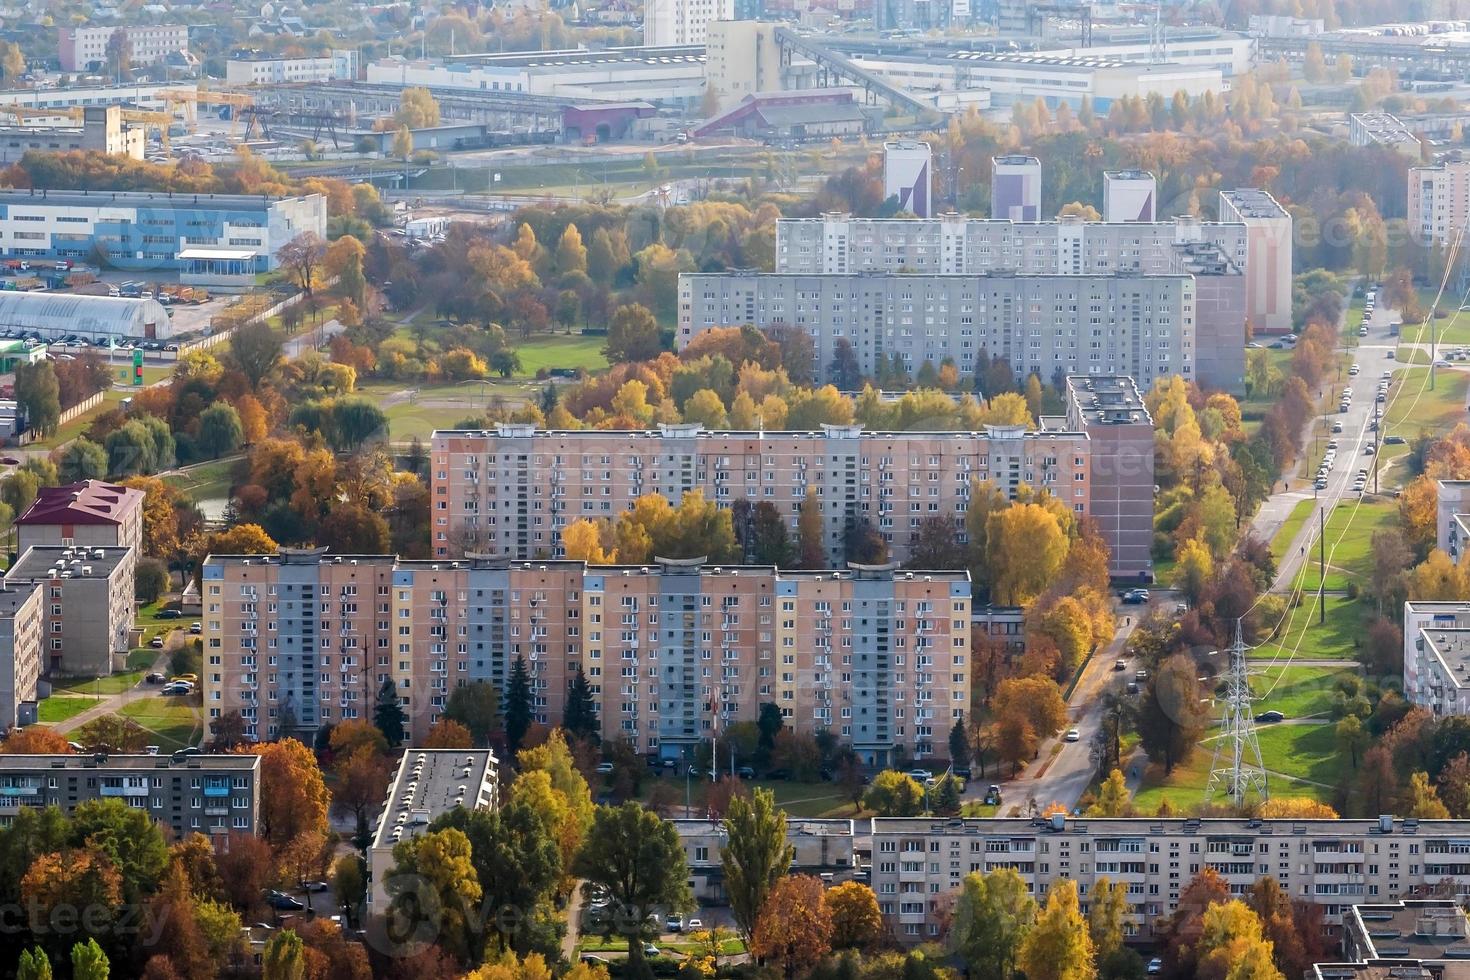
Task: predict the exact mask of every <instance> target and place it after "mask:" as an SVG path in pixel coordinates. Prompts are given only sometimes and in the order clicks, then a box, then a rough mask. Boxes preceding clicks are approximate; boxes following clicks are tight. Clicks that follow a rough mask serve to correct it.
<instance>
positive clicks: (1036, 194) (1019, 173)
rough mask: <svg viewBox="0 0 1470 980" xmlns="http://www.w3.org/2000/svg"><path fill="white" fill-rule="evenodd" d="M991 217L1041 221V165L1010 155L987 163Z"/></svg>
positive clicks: (994, 158) (1024, 157) (1034, 161)
mask: <svg viewBox="0 0 1470 980" xmlns="http://www.w3.org/2000/svg"><path fill="white" fill-rule="evenodd" d="M990 216H991V217H992V218H999V219H1002V220H1005V221H1040V220H1041V161H1040V160H1038V159H1036V158H1035V157H1028V156H1024V155H1022V154H1019V153H1012V154H1008V155H1006V156H999V157H992V158H991V160H990Z"/></svg>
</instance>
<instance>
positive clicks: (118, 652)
mask: <svg viewBox="0 0 1470 980" xmlns="http://www.w3.org/2000/svg"><path fill="white" fill-rule="evenodd" d="M136 567H137V552H136V551H134V550H133V549H132V548H103V547H96V548H85V547H75V548H72V547H64V546H62V545H41V546H39V547H34V548H30V549H28V550H27V551H26V552H25V553H24V554H22V555H21V556H20V558H19V559H17V560H16V562H15V564H14V565H12V566H11V567H10V570H9V571H7V572H6V573H5V586H6V588H10V589H17V590H19V589H35V590H37V591H39V592H40V593H41V633H42V640H41V642H42V645H43V647H44V651H45V652H44V667H45V671H46V673H47V674H51V675H57V674H61V675H65V674H70V675H72V676H78V677H98V676H102V675H104V674H110V673H112V672H113V670H117V669H124V668H126V666H127V656H128V650H129V649H130V648H131V644H130V642H129V638H130V634H131V632H132V628H133V611H134V608H135V605H136V604H135V602H134V598H133V597H134V584H133V578H134V572H135V570H136Z"/></svg>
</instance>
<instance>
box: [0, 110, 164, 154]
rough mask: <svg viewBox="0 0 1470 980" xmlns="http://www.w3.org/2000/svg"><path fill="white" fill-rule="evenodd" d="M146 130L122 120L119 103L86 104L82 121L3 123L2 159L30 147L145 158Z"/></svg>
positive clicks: (43, 149)
mask: <svg viewBox="0 0 1470 980" xmlns="http://www.w3.org/2000/svg"><path fill="white" fill-rule="evenodd" d="M146 147H147V132H146V129H145V127H143V126H135V125H132V124H130V123H125V122H123V120H122V110H121V109H119V108H118V107H117V106H87V107H86V108H85V109H84V110H83V114H82V122H81V125H76V124H75V123H73V122H72V121H71V120H69V119H68V120H66V121H65V122H64V124H62V125H54V126H52V125H34V124H31V125H26V124H19V125H14V126H0V163H15V162H17V161H19V160H20V158H21V157H23V156H25V155H26V154H27V153H29V152H31V151H39V152H43V153H68V152H71V151H73V150H81V151H83V152H88V153H105V154H107V155H109V156H125V157H130V158H132V159H134V160H141V159H143V152H144V150H145V149H146Z"/></svg>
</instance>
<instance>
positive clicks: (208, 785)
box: [0, 754, 260, 847]
mask: <svg viewBox="0 0 1470 980" xmlns="http://www.w3.org/2000/svg"><path fill="white" fill-rule="evenodd" d="M105 799H120V800H122V801H123V802H124V803H126V804H127V805H128V806H130V807H133V808H134V809H137V810H142V811H143V812H145V813H147V814H148V815H149V816H150V817H152V818H153V820H154V822H155V823H157V824H159V825H160V826H161V827H163V828H164V830H165V832H166V835H167V836H169V837H170V838H171V839H173V840H182V839H184V838H185V837H187V836H188V835H189V834H192V833H198V834H204V835H205V836H206V837H209V838H210V839H211V841H212V842H213V843H214V844H215V846H216V847H218V846H219V845H220V844H221V843H223V841H224V839H225V838H227V837H228V836H229V835H230V834H231V833H246V834H253V833H256V831H257V823H256V822H257V819H258V817H259V814H260V757H259V756H257V755H249V754H241V755H206V754H200V755H182V754H181V755H175V756H167V755H104V754H98V755H0V827H8V826H10V823H11V821H12V820H13V819H14V817H15V814H16V813H17V811H19V809H20V808H21V807H47V806H57V807H60V808H61V809H62V810H63V811H65V812H67V813H71V812H72V811H73V810H75V809H76V807H77V804H79V803H85V802H87V801H89V800H105Z"/></svg>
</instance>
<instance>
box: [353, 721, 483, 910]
mask: <svg viewBox="0 0 1470 980" xmlns="http://www.w3.org/2000/svg"><path fill="white" fill-rule="evenodd" d="M499 805H500V760H498V759H496V758H495V753H494V752H491V751H490V750H489V749H408V750H407V751H405V752H404V753H403V758H401V759H399V760H398V771H397V773H396V774H395V775H394V777H393V783H392V784H391V785H390V786H389V787H388V799H387V801H386V804H385V806H384V807H383V812H382V814H381V815H379V817H378V827H377V831H376V832H375V833H374V834H373V842H372V846H371V847H370V848H369V849H368V854H367V866H368V890H367V891H368V894H367V911H368V914H369V915H384V914H386V912H387V910H388V903H389V902H390V901H391V898H392V896H391V895H390V890H389V881H390V880H391V877H392V876H391V875H390V872H391V871H392V870H393V863H394V862H393V845H395V844H397V843H398V842H399V841H403V840H412V839H413V838H415V837H417V836H419V835H420V834H423V833H426V832H427V831H428V829H429V825H430V824H431V823H433V822H434V821H435V820H437V819H439V818H440V817H442V816H444V815H445V814H446V813H450V812H452V811H454V810H494V809H496V808H497V807H498V806H499ZM416 880H417V879H416ZM496 911H499V910H496Z"/></svg>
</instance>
